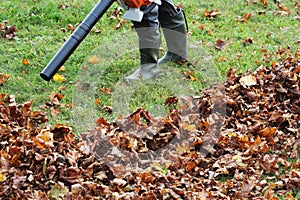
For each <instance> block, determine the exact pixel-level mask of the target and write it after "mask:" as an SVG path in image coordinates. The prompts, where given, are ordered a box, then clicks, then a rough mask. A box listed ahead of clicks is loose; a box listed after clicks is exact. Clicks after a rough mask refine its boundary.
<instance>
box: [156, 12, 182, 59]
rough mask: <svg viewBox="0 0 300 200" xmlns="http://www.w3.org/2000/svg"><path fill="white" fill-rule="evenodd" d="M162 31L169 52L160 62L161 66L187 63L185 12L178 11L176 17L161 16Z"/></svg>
mask: <svg viewBox="0 0 300 200" xmlns="http://www.w3.org/2000/svg"><path fill="white" fill-rule="evenodd" d="M159 21H160V25H161V28H162V31H163V33H164V37H165V40H166V44H167V48H168V50H167V52H166V53H165V55H164V56H163V57H162V58H160V59H159V60H158V63H159V64H165V63H167V62H175V63H178V64H183V63H186V62H187V57H188V55H187V38H186V27H185V20H184V16H183V11H182V10H181V9H178V13H177V14H175V15H174V16H161V17H160V18H159Z"/></svg>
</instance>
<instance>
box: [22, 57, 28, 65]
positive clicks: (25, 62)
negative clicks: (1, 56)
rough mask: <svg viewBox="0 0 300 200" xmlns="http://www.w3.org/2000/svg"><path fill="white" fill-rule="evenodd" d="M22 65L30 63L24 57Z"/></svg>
mask: <svg viewBox="0 0 300 200" xmlns="http://www.w3.org/2000/svg"><path fill="white" fill-rule="evenodd" d="M22 64H23V65H29V61H28V60H27V59H26V58H25V57H23V59H22Z"/></svg>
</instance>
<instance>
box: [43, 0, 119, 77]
mask: <svg viewBox="0 0 300 200" xmlns="http://www.w3.org/2000/svg"><path fill="white" fill-rule="evenodd" d="M114 1H115V0H100V1H99V2H98V3H97V4H96V6H95V7H94V8H93V9H92V11H91V12H90V13H89V14H88V15H87V16H86V18H85V19H84V20H83V21H82V22H81V23H80V25H79V26H78V27H77V28H76V29H75V31H74V32H73V33H72V35H71V36H70V37H69V39H68V40H67V41H66V42H65V43H64V45H63V46H62V47H61V48H60V49H59V51H58V52H57V53H56V54H55V55H54V56H53V58H52V59H51V60H50V62H49V63H48V64H47V66H46V67H45V68H44V69H43V71H42V72H41V73H40V76H41V77H42V78H43V79H44V80H46V81H49V80H51V79H52V77H53V76H54V75H55V73H56V72H57V71H58V70H59V68H60V67H61V66H62V65H63V64H64V63H65V62H66V60H68V58H69V57H70V56H71V54H72V53H73V52H74V51H75V49H76V48H77V47H78V46H79V44H80V43H81V42H82V41H83V40H84V38H85V37H86V36H87V35H88V33H89V32H90V31H91V29H92V28H93V27H94V25H95V24H96V23H97V22H98V21H99V19H100V18H101V17H102V16H103V14H104V13H105V12H106V11H107V10H108V9H109V7H110V6H111V5H112V4H113V3H114Z"/></svg>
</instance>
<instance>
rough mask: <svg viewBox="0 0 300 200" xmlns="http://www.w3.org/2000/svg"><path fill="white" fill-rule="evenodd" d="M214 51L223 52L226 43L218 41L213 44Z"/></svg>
mask: <svg viewBox="0 0 300 200" xmlns="http://www.w3.org/2000/svg"><path fill="white" fill-rule="evenodd" d="M215 47H216V49H218V50H223V49H225V47H226V42H225V41H224V40H221V39H218V40H217V41H216V44H215Z"/></svg>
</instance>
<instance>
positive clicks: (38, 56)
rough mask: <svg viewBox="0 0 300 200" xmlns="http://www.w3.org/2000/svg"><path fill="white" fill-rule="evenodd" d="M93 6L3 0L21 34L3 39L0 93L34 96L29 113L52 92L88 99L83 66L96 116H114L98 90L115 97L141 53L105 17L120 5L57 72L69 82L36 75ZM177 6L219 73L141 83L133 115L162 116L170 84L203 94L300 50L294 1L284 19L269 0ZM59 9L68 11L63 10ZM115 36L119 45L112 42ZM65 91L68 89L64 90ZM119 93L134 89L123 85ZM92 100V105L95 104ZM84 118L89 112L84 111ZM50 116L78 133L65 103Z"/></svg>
mask: <svg viewBox="0 0 300 200" xmlns="http://www.w3.org/2000/svg"><path fill="white" fill-rule="evenodd" d="M96 2H97V1H92V0H81V1H74V0H56V1H54V0H36V1H33V0H24V1H15V0H2V1H1V2H0V23H2V22H3V21H4V20H8V21H9V22H8V25H13V24H14V25H16V27H17V29H18V32H17V36H16V38H15V39H13V40H6V39H0V43H1V45H0V55H1V56H0V73H7V74H10V75H11V78H10V79H9V80H8V81H7V82H5V83H4V85H2V86H0V93H5V94H7V95H15V97H16V100H17V102H18V103H22V102H24V101H27V100H30V99H33V100H34V103H33V108H34V109H43V110H45V111H48V112H49V108H45V107H44V105H45V103H47V102H49V95H50V94H51V92H53V91H54V92H56V93H62V94H64V95H65V97H64V98H63V99H62V101H61V103H62V104H66V105H71V104H72V103H73V102H74V98H73V97H74V96H76V95H82V96H84V95H85V94H86V93H85V92H86V91H82V94H81V93H80V91H79V90H78V89H77V88H76V81H78V80H79V81H80V82H82V83H84V82H89V79H88V78H87V77H85V76H84V75H85V68H84V67H86V66H87V67H90V69H92V70H95V71H92V72H93V73H98V75H97V76H96V78H97V79H96V83H95V85H94V86H93V87H94V88H93V89H94V90H95V91H92V92H94V93H92V94H91V95H92V98H98V99H99V100H100V104H99V105H93V106H95V110H96V111H95V112H96V113H95V114H96V115H97V116H98V117H101V116H102V117H105V118H107V119H113V117H112V115H111V114H109V113H107V112H105V111H104V110H103V105H104V106H111V105H112V98H113V95H112V94H107V93H103V92H101V89H102V88H109V89H110V90H111V91H112V92H114V91H116V90H117V89H118V88H116V86H118V85H117V83H118V82H119V81H120V80H121V79H122V78H123V77H124V76H125V75H126V74H128V72H129V71H132V70H134V69H133V67H135V68H136V66H137V65H138V60H137V58H138V52H137V51H135V50H136V49H126V48H125V47H124V46H126V44H125V43H124V41H123V40H122V39H121V38H122V37H120V36H123V37H124V38H125V39H126V38H127V37H128V35H127V34H128V33H129V32H131V23H130V22H125V23H124V24H123V26H122V27H121V29H119V30H116V29H115V27H116V25H117V24H118V21H117V20H116V19H110V17H109V14H108V13H109V12H111V11H113V10H114V8H115V7H117V4H115V5H113V6H112V7H111V9H110V10H109V12H108V13H107V15H104V16H103V17H102V18H101V19H100V20H99V22H98V23H97V24H96V26H95V27H94V29H93V30H101V33H100V34H97V33H95V32H94V31H92V32H91V33H90V34H89V35H88V37H87V38H86V39H85V40H84V41H83V42H82V44H81V45H80V46H79V48H78V49H77V50H76V51H75V52H74V54H73V55H72V56H71V57H70V58H69V60H68V61H67V62H66V63H65V65H64V66H65V68H66V71H65V72H60V73H61V74H63V75H64V76H65V78H66V80H67V81H66V82H63V83H56V82H54V81H50V82H45V81H44V80H42V79H41V78H40V76H39V73H40V72H41V70H42V69H43V68H44V67H45V66H46V65H47V63H48V62H49V61H50V59H51V58H52V56H53V55H54V54H55V53H56V51H57V50H58V49H59V48H60V47H61V45H62V44H63V43H64V41H65V40H66V39H67V38H68V37H69V35H70V31H68V30H67V31H62V29H64V30H66V29H67V26H68V24H72V25H73V26H75V25H76V24H77V23H80V21H81V20H83V19H84V17H85V16H86V15H87V14H88V13H89V11H90V10H91V9H92V8H93V6H94V5H95V4H96ZM175 2H176V3H177V4H179V3H180V4H181V5H183V6H184V8H185V13H186V16H187V19H188V22H189V31H190V34H189V41H190V42H191V44H201V48H202V50H203V51H204V52H201V53H200V52H199V54H202V53H204V55H205V56H208V55H210V56H212V60H211V63H210V64H213V67H214V68H213V70H212V73H216V75H217V76H214V74H213V75H212V76H208V78H209V79H211V80H205V79H207V76H205V75H203V71H196V72H195V75H194V76H195V77H197V78H198V80H197V81H190V80H182V79H180V77H179V78H178V80H169V81H168V82H167V84H169V85H168V86H166V85H160V84H155V83H153V82H151V83H148V84H142V83H140V85H138V87H137V88H135V89H134V91H131V92H133V93H132V96H131V97H130V100H129V104H130V105H129V111H130V112H132V111H133V110H135V109H136V108H138V107H141V106H143V107H145V108H146V109H148V110H150V111H151V112H153V113H154V114H158V115H159V114H161V113H160V112H158V110H155V109H156V108H158V109H160V110H159V111H161V112H167V108H165V107H164V102H165V99H166V98H167V97H169V96H172V95H176V92H174V91H173V90H172V88H173V87H171V86H170V85H172V83H173V82H177V83H178V81H180V83H181V84H182V85H183V86H184V87H186V88H188V87H191V88H193V91H194V92H195V93H196V94H200V91H201V89H203V88H205V87H207V83H212V82H215V81H221V80H224V79H225V78H226V73H227V71H228V69H229V68H237V69H238V72H239V73H243V72H245V71H247V70H255V69H256V68H257V67H259V66H270V65H271V63H272V62H279V61H280V60H282V59H283V58H284V57H286V56H288V55H289V54H291V55H294V54H295V53H296V52H297V51H299V50H300V44H299V41H300V35H299V32H300V23H299V19H298V20H297V19H296V18H295V17H296V16H297V15H298V16H299V8H295V6H294V3H295V1H282V3H284V5H285V6H286V7H288V8H289V10H290V14H289V15H288V16H285V15H280V10H279V9H278V7H277V5H276V4H275V3H274V2H273V1H269V5H268V7H264V6H263V5H262V4H261V3H260V1H258V3H257V4H252V3H251V1H249V2H250V3H249V5H248V6H246V5H245V1H233V0H226V1H225V0H220V1H198V0H189V1H175ZM61 5H63V6H65V7H66V9H61V8H60V7H61ZM205 10H208V11H211V10H216V11H219V12H221V14H220V15H218V16H217V17H215V18H212V19H210V18H205V17H204V16H203V13H204V11H205ZM260 11H264V12H265V14H264V15H259V13H260ZM297 12H298V14H297ZM245 13H251V14H252V16H251V17H250V19H249V20H247V21H246V22H243V23H241V22H237V21H236V20H237V19H238V18H239V17H243V15H244V14H245ZM247 38H252V39H253V44H249V45H246V46H245V45H244V44H243V42H244V41H245V40H246V39H247ZM118 39H119V41H116V42H115V41H114V40H118ZM218 39H222V40H224V41H225V42H226V43H227V45H226V48H225V49H223V50H217V49H216V48H215V47H214V46H215V43H216V41H217V40H218ZM132 41H134V38H132ZM105 45H109V46H108V47H107V48H111V49H112V50H114V51H115V52H113V53H109V52H107V50H105V49H101V48H99V46H100V47H104V46H105ZM127 45H128V44H127ZM119 48H120V49H122V50H124V48H125V52H122V51H121V50H119ZM283 49H286V51H285V52H284V53H283V55H282V56H280V55H279V54H277V53H276V52H278V50H283ZM96 54H99V55H100V56H99V58H100V59H101V61H100V63H98V64H96V65H91V64H89V63H88V58H89V57H91V56H93V55H96ZM115 54H118V55H115ZM23 58H26V59H28V60H29V62H30V64H29V65H26V66H25V65H23V64H22V59H23ZM170 67H171V69H172V70H174V71H172V72H173V73H177V74H178V75H183V73H184V72H186V71H188V70H191V68H190V67H189V66H183V67H180V66H170ZM98 68H99V71H97V69H98ZM102 69H103V71H101V70H102ZM207 73H209V72H207ZM89 75H90V74H89ZM181 77H182V76H181ZM92 81H95V79H92ZM63 87H64V88H65V89H62V88H63ZM124 88H125V90H128V91H130V90H131V89H130V87H128V86H126V87H125V86H124ZM170 88H171V89H170ZM90 92H91V91H90ZM125 92H126V91H125ZM78 93H79V94H78ZM93 95H94V96H93ZM84 98H85V97H84ZM84 98H83V100H84ZM93 100H94V99H92V100H91V101H92V102H90V103H91V104H94V102H93ZM75 101H77V100H76V99H75ZM121 103H124V102H121ZM85 114H86V115H89V114H91V113H83V115H85ZM49 119H50V122H49V123H52V124H55V123H66V124H71V125H72V126H74V128H75V129H76V124H74V123H73V121H72V109H71V108H69V107H68V106H66V108H63V109H62V112H61V113H60V114H59V115H58V116H57V117H56V118H53V117H51V116H50V114H49ZM79 120H80V116H79ZM225 178H226V177H225ZM292 193H293V196H294V197H295V198H296V199H300V197H299V194H300V192H299V191H293V192H292ZM297 197H298V198H297Z"/></svg>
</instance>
